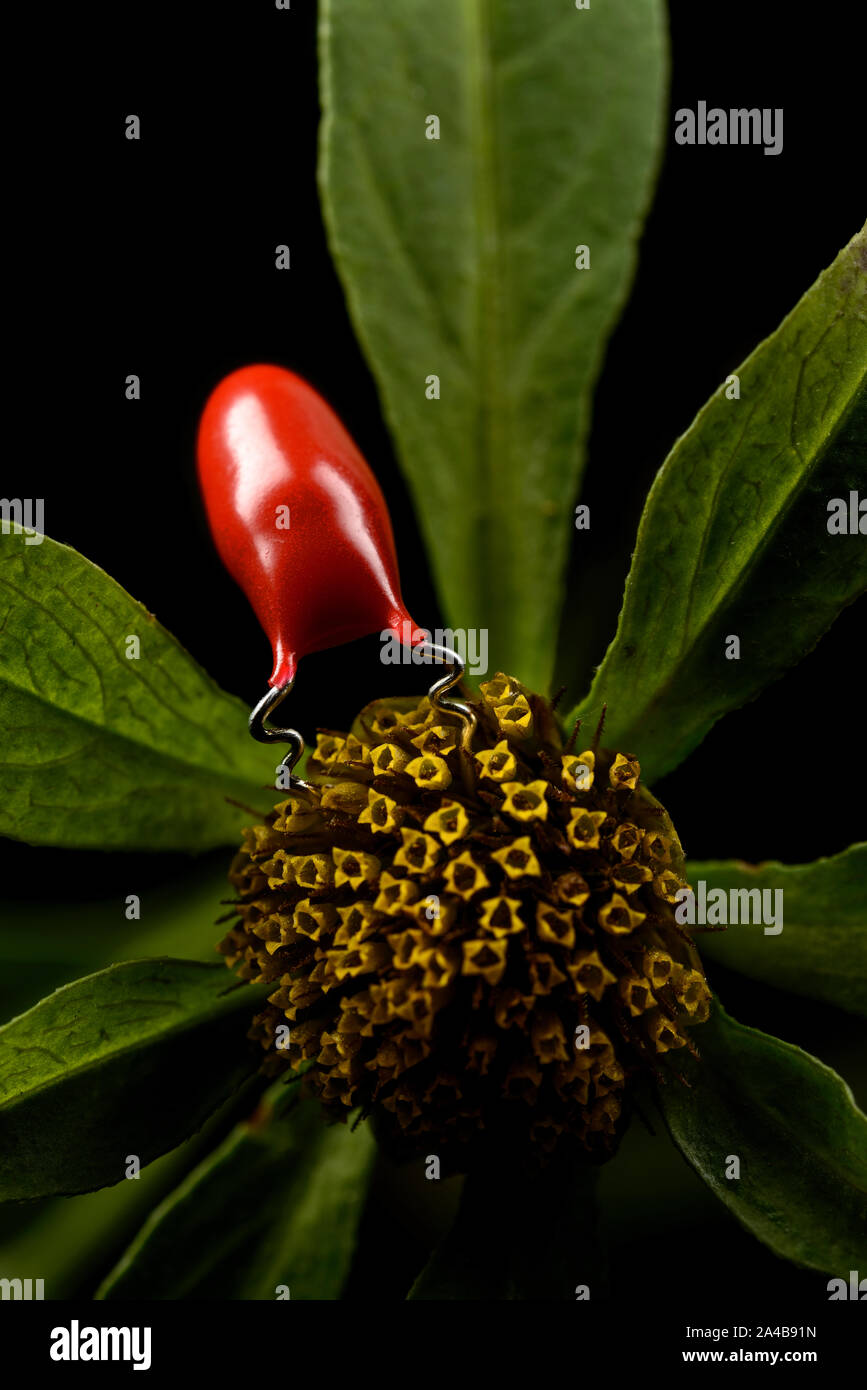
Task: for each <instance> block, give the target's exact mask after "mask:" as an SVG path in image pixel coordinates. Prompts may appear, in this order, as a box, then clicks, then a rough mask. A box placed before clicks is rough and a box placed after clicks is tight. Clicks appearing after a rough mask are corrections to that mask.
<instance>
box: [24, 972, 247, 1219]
mask: <svg viewBox="0 0 867 1390" xmlns="http://www.w3.org/2000/svg"><path fill="white" fill-rule="evenodd" d="M272 989H273V985H238V983H237V981H235V980H234V979H233V977H232V976H231V975H229V973H228V972H227V970H226V969H225V966H222V965H203V964H201V963H200V962H198V961H183V960H143V961H131V962H129V963H127V964H125V965H113V966H111V967H110V968H109V969H108V970H103V971H101V972H100V973H99V974H96V975H88V976H86V977H85V978H84V979H82V980H77V981H76V982H75V983H74V984H71V985H64V986H63V988H62V989H59V990H57V992H56V993H55V994H52V995H49V997H48V998H47V999H43V1000H42V1002H41V1003H39V1004H37V1005H36V1007H35V1008H33V1009H30V1010H29V1012H28V1013H26V1014H21V1015H20V1017H18V1018H15V1019H13V1020H12V1021H11V1023H7V1024H6V1025H5V1026H4V1027H3V1028H0V1200H2V1201H8V1200H10V1199H12V1198H15V1199H20V1198H23V1197H44V1196H49V1195H52V1194H55V1193H57V1194H68V1193H73V1192H88V1191H91V1190H92V1189H94V1188H96V1187H103V1186H107V1185H110V1184H112V1183H115V1182H120V1181H121V1179H123V1178H124V1177H125V1173H126V1166H127V1156H128V1155H130V1154H136V1155H137V1156H138V1158H139V1160H140V1162H141V1164H142V1166H144V1164H146V1163H149V1162H150V1161H151V1159H153V1158H156V1157H157V1156H158V1155H159V1154H163V1153H166V1152H167V1151H168V1150H169V1149H172V1148H174V1147H175V1145H176V1144H179V1143H180V1142H181V1141H182V1140H183V1139H186V1138H187V1137H188V1136H189V1135H191V1134H193V1133H195V1131H196V1130H197V1129H199V1127H200V1126H201V1125H202V1124H203V1122H204V1121H205V1119H206V1118H207V1117H208V1115H209V1114H211V1112H212V1111H213V1110H215V1109H216V1108H217V1106H218V1105H221V1104H222V1102H223V1101H224V1100H226V1098H227V1097H228V1096H230V1095H231V1094H232V1092H233V1091H235V1090H236V1089H237V1088H238V1086H240V1084H241V1083H242V1082H243V1081H244V1080H245V1079H246V1078H247V1077H248V1076H250V1075H251V1074H252V1073H253V1072H254V1071H255V1070H256V1067H257V1064H258V1062H259V1060H260V1058H261V1053H260V1051H259V1049H258V1048H256V1047H254V1046H253V1045H252V1044H251V1043H249V1042H248V1041H247V1039H246V1033H247V1030H248V1029H249V1026H250V1022H251V1019H252V1017H253V1014H254V1013H255V1012H256V1008H257V1005H259V1004H260V1003H261V1001H262V999H264V997H265V996H266V995H267V993H268V992H269V991H271V990H272Z"/></svg>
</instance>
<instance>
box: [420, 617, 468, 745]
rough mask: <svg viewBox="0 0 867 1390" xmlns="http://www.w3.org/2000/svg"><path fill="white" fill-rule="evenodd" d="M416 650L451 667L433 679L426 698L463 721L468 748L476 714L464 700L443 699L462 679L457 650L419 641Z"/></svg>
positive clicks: (464, 743)
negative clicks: (444, 673) (438, 677)
mask: <svg viewBox="0 0 867 1390" xmlns="http://www.w3.org/2000/svg"><path fill="white" fill-rule="evenodd" d="M416 651H423V652H425V653H426V654H429V655H430V656H432V657H433V658H434V660H435V661H447V662H448V663H449V665H450V666H451V667H452V670H451V671H448V672H447V673H446V675H444V676H442V677H441V678H440V679H439V680H438V681H434V683H433V685H432V686H431V688H430V690H429V691H428V699H429V700H430V702H431V704H432V705H433V706H434V708H435V709H439V710H444V711H447V712H448V713H449V714H456V715H457V716H458V718H459V719H462V720H463V721H464V732H463V738H462V742H463V746H464V748H466V749H467V750H469V746H470V739H471V738H472V736H473V730H474V729H475V727H476V715H475V712H474V710H473V708H472V706H471V705H468V704H467V702H466V700H455V699H448V700H447V699H445V695H446V692H447V691H449V690H451V689H453V687H454V686H456V685H458V684H459V682H460V681H461V680H462V679H463V675H464V669H465V667H464V662H463V658H462V657H460V656H459V655H458V653H457V652H453V651H452V650H451V648H450V647H440V646H438V645H437V643H435V642H421V643H419V646H418V647H417V648H416Z"/></svg>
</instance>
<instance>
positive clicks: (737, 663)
mask: <svg viewBox="0 0 867 1390" xmlns="http://www.w3.org/2000/svg"><path fill="white" fill-rule="evenodd" d="M769 273H770V274H773V267H772V266H771V267H769ZM736 375H737V376H738V377H739V380H740V399H739V400H735V399H731V400H730V399H728V398H727V396H726V394H725V391H724V389H723V387H720V389H719V391H718V392H717V393H716V394H715V395H714V396H713V397H712V398H711V400H710V401H709V402H708V404H707V405H706V406H705V407H704V409H703V410H702V411H701V412H700V414H699V415H698V416H697V418H696V420H695V421H694V423H693V424H692V425H691V426H690V428H689V429H688V430H687V432H686V434H685V435H683V436H682V437H681V438H680V439H679V440H678V442H677V444H676V445H675V446H674V449H673V450H672V452H671V453H670V454H669V456H668V458H667V459H666V461H665V463H664V464H663V467H662V469H661V470H660V472H659V474H658V475H657V478H656V480H655V482H654V484H653V487H652V488H651V490H650V494H649V496H648V499H647V504H646V506H645V509H644V515H643V517H642V519H641V524H640V526H639V529H638V541H637V544H636V548H635V553H634V555H633V560H632V568H631V569H630V572H629V576H628V578H627V581H626V593H625V597H624V603H623V609H622V611H621V614H620V620H619V624H618V628H617V634H616V636H615V638H614V641H613V642H612V644H611V646H610V647H609V649H608V652H607V653H606V655H605V659H604V661H603V662H602V665H601V666H600V668H599V670H598V672H597V675H596V678H595V680H594V682H593V686H592V688H591V690H590V693H589V695H588V696H587V698H586V700H584V702H583V703H582V704H581V705H580V706H579V707H578V709H577V710H576V711H574V712H573V715H572V718H574V716H575V715H576V714H577V715H580V716H581V717H582V718H589V719H591V720H592V721H593V722H595V720H596V718H597V717H598V715H599V712H600V710H601V708H602V705H603V704H604V703H607V705H608V716H607V722H606V726H605V738H606V742H607V743H608V744H609V745H610V746H611V747H615V748H623V749H628V750H630V751H631V752H634V753H635V754H637V756H638V757H639V758H640V759H641V763H642V767H643V769H644V773H645V776H646V777H647V780H648V781H653V780H655V779H656V778H657V777H661V776H662V775H663V773H665V772H668V771H670V769H671V768H674V767H676V766H677V764H678V763H679V762H680V761H681V760H682V759H683V758H685V757H686V756H687V754H688V753H689V752H690V751H691V750H692V749H693V748H695V747H696V745H697V744H698V743H699V742H700V741H701V740H702V739H703V738H704V736H705V734H706V733H707V732H708V730H709V729H710V728H711V727H712V726H713V724H714V723H715V722H716V721H717V719H719V718H721V716H722V715H724V714H725V713H727V712H728V711H729V710H732V709H736V708H737V707H738V706H739V705H742V704H744V703H745V702H746V701H748V700H751V699H753V698H754V697H755V696H756V695H757V694H758V693H759V691H760V690H762V689H763V687H764V686H766V685H767V684H768V683H769V682H770V681H773V680H776V679H777V677H778V676H781V675H782V674H783V672H784V671H786V670H787V669H788V668H789V667H790V666H792V665H794V664H795V663H796V662H797V661H799V660H800V659H801V658H802V657H803V656H804V655H805V654H806V653H807V652H808V651H809V650H810V649H811V648H812V647H813V646H815V644H816V642H817V641H818V640H819V638H820V637H821V635H822V633H823V632H825V631H826V629H827V628H828V627H830V625H831V623H832V622H833V621H834V618H835V617H836V616H837V614H838V613H839V612H840V610H841V609H842V608H844V607H845V606H846V604H848V603H851V601H852V600H853V599H854V598H856V597H857V595H858V594H859V593H861V592H862V591H863V590H864V588H865V587H867V547H865V545H864V541H863V538H862V537H860V536H858V535H829V533H828V529H827V528H828V523H829V520H830V517H829V512H828V502H829V500H830V499H832V498H842V499H844V500H845V501H846V503H847V504H848V501H849V492H850V490H854V489H856V488H857V487H859V486H860V487H861V488H862V489H863V485H864V449H865V445H867V230H865V231H862V232H860V233H859V234H858V236H856V237H855V238H854V239H853V240H852V241H851V242H850V243H849V245H848V246H847V247H846V248H845V249H844V250H843V251H841V253H840V255H839V256H838V257H837V259H836V260H835V262H834V264H833V265H832V266H831V267H830V268H829V269H828V270H827V271H825V272H824V274H822V275H820V277H819V279H818V280H817V281H816V283H815V285H814V286H813V287H812V289H810V290H808V292H807V293H806V294H805V295H804V297H803V299H802V300H801V301H800V303H799V304H798V305H797V306H796V307H795V309H794V310H793V311H792V313H791V314H790V315H789V317H788V318H787V319H786V320H785V321H784V322H783V324H782V325H781V327H780V328H779V329H778V330H777V332H776V333H774V334H773V335H772V336H771V337H770V338H768V339H767V340H766V341H765V342H764V343H762V344H761V345H760V346H759V347H758V348H757V349H756V351H755V352H754V353H753V354H752V356H751V357H748V358H747V360H746V362H744V364H743V365H742V366H741V367H739V368H738V369H737V373H736ZM731 635H734V636H737V637H738V638H739V639H740V659H739V660H734V659H727V657H726V646H727V642H728V639H729V637H730V636H731Z"/></svg>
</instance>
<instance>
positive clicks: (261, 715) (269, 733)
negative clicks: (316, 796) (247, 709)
mask: <svg viewBox="0 0 867 1390" xmlns="http://www.w3.org/2000/svg"><path fill="white" fill-rule="evenodd" d="M293 684H294V682H293V681H290V682H289V684H288V685H276V686H272V688H271V689H270V690H269V691H268V692H267V693H266V694H265V695H263V696H262V699H261V700H260V701H259V703H258V705H256V707H255V709H254V710H253V711H252V712H251V714H250V720H249V726H248V727H249V729H250V733H251V734H252V735H253V738H255V739H256V740H257V742H259V743H288V744H290V745H291V746H290V748H289V752H288V753H287V754H286V756H285V758H284V759H283V761H282V762H281V763H280V765H279V766H280V767H285V769H286V772H287V774H288V778H287V781H288V785H287V787H286V790H287V791H288V790H291V789H292V788H293V787H301V788H302V789H303V790H304V791H312V790H313V788H312V787H311V786H310V783H309V782H303V781H302V780H301V778H300V777H293V776H292V770H293V768H294V767H295V765H296V764H297V762H298V759H299V758H300V757H301V756H302V754H303V752H304V739H303V738H302V737H301V735H300V734H299V732H298V730H297V729H276V728H274V727H273V725H271V724H268V723H266V720H267V719H268V716H269V715H271V714H273V713H274V711H275V710H276V708H277V706H278V705H279V704H281V703H282V701H283V700H284V699H285V698H286V696H287V695H288V694H289V691H290V690H291V689H292V686H293ZM278 770H279V769H278Z"/></svg>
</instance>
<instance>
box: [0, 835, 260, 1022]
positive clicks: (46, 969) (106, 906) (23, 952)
mask: <svg viewBox="0 0 867 1390" xmlns="http://www.w3.org/2000/svg"><path fill="white" fill-rule="evenodd" d="M183 869H184V873H183V875H182V877H180V878H179V879H177V880H174V881H172V882H171V883H166V884H157V885H154V886H153V887H152V888H146V889H138V895H139V900H140V908H141V918H140V920H139V921H129V920H127V917H126V902H125V898H124V897H123V896H122V895H118V896H117V897H115V898H111V899H98V900H95V901H93V902H83V903H79V902H66V901H64V902H63V904H62V912H61V911H59V910H58V904H57V903H56V902H53V903H52V902H38V903H33V902H14V901H10V900H9V899H8V898H7V899H5V900H4V901H2V902H0V1020H3V1019H7V1018H9V1017H11V1015H12V1014H13V1013H23V1011H24V1010H25V1009H28V1008H30V1007H31V1006H32V1005H33V1004H37V1003H38V1002H39V1000H40V999H42V998H44V996H45V995H46V994H48V993H50V991H51V990H54V989H57V988H59V986H60V985H64V984H67V983H69V982H70V981H71V980H75V979H77V978H78V977H79V976H80V975H85V974H88V975H89V974H92V973H93V972H94V971H96V970H102V969H104V968H105V966H107V965H112V964H114V963H115V962H119V961H124V960H144V959H146V958H150V957H152V956H180V957H182V958H183V959H184V960H204V961H210V962H211V963H212V964H213V963H215V961H216V956H215V951H214V948H215V946H216V944H217V942H218V941H219V940H220V937H221V936H222V935H223V933H224V931H225V928H224V927H220V926H218V925H217V919H218V918H220V917H222V916H224V915H225V913H226V911H227V910H228V909H227V908H226V907H225V906H223V904H224V903H225V901H226V900H227V899H230V898H232V897H233V896H234V892H233V889H232V888H231V885H230V884H229V881H228V877H227V873H228V862H227V859H226V855H225V851H222V852H221V851H218V852H217V854H216V856H209V857H208V858H206V859H205V860H204V861H202V862H201V863H199V862H193V863H189V864H183ZM130 881H131V887H135V888H138V885H137V884H136V883H135V869H131V870H130Z"/></svg>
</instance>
